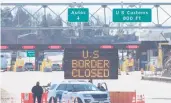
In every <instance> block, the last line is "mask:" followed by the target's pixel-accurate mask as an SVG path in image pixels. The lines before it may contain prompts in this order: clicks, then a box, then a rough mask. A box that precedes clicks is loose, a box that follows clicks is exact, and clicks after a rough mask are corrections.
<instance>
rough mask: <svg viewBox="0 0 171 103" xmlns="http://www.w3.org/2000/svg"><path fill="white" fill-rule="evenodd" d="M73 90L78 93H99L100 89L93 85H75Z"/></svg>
mask: <svg viewBox="0 0 171 103" xmlns="http://www.w3.org/2000/svg"><path fill="white" fill-rule="evenodd" d="M73 88H74V90H76V91H99V89H98V88H97V87H96V86H94V85H92V84H74V85H73Z"/></svg>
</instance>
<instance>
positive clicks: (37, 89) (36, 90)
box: [32, 82, 43, 103]
mask: <svg viewBox="0 0 171 103" xmlns="http://www.w3.org/2000/svg"><path fill="white" fill-rule="evenodd" d="M32 93H33V103H36V98H37V101H38V102H37V103H41V101H42V94H43V88H42V87H41V86H40V83H39V82H37V83H36V85H35V86H34V87H33V88H32Z"/></svg>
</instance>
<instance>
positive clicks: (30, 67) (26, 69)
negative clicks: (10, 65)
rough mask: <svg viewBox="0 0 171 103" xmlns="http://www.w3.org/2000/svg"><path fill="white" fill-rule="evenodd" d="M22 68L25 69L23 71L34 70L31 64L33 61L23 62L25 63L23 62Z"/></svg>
mask: <svg viewBox="0 0 171 103" xmlns="http://www.w3.org/2000/svg"><path fill="white" fill-rule="evenodd" d="M24 70H25V71H33V70H34V65H33V63H25V64H24Z"/></svg>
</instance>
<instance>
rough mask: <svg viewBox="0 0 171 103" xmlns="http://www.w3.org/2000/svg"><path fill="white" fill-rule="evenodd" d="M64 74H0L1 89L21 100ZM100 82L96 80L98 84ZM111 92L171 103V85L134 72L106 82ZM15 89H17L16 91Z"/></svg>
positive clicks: (151, 102) (148, 102)
mask: <svg viewBox="0 0 171 103" xmlns="http://www.w3.org/2000/svg"><path fill="white" fill-rule="evenodd" d="M63 74H64V73H63V72H53V73H42V72H23V73H13V72H5V73H0V76H1V79H2V82H1V87H2V88H4V89H6V90H7V91H10V92H11V93H13V94H14V95H15V96H16V99H17V100H18V101H19V100H20V93H21V92H30V89H31V87H32V86H33V85H34V84H35V83H36V81H40V83H41V84H43V85H44V84H47V83H48V82H50V81H62V80H63V79H64V78H63ZM97 82H100V80H95V81H94V83H95V84H97ZM105 82H106V83H107V84H108V88H109V90H110V91H134V90H136V91H137V92H138V93H139V94H144V95H145V97H146V103H171V93H170V92H171V83H170V84H169V83H161V82H152V81H142V80H141V74H140V73H139V72H134V73H132V74H131V75H125V74H123V75H122V76H119V79H118V80H105ZM14 88H15V89H14Z"/></svg>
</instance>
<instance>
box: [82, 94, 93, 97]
mask: <svg viewBox="0 0 171 103" xmlns="http://www.w3.org/2000/svg"><path fill="white" fill-rule="evenodd" d="M83 96H84V97H91V94H83Z"/></svg>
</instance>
